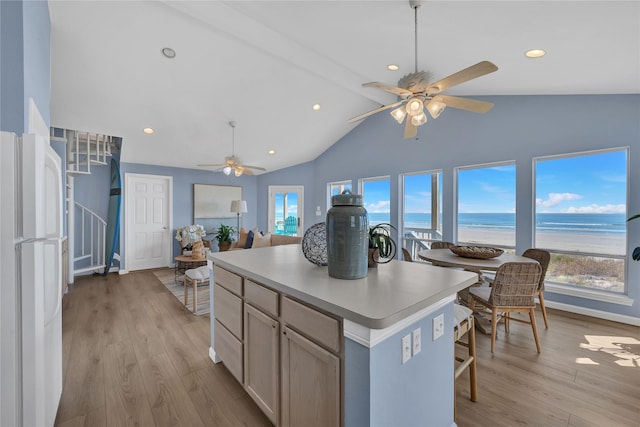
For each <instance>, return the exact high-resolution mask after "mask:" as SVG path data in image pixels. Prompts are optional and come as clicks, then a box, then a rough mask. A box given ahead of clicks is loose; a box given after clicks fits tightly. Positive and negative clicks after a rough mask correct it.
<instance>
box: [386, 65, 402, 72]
mask: <svg viewBox="0 0 640 427" xmlns="http://www.w3.org/2000/svg"><path fill="white" fill-rule="evenodd" d="M399 69H400V67H398V66H397V65H396V64H389V65H387V70H389V71H398V70H399Z"/></svg>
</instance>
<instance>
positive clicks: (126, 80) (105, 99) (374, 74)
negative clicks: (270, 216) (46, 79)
mask: <svg viewBox="0 0 640 427" xmlns="http://www.w3.org/2000/svg"><path fill="white" fill-rule="evenodd" d="M49 7H50V14H51V21H52V25H51V26H52V47H51V62H52V82H51V85H52V89H51V92H52V93H51V125H52V126H55V127H61V128H68V129H78V130H83V131H89V132H101V133H106V134H109V135H114V136H120V137H123V151H122V161H125V162H134V163H146V164H155V165H166V166H177V167H185V168H197V166H196V165H197V164H199V163H222V162H223V161H224V158H225V156H229V155H230V154H231V151H232V131H231V128H230V126H229V124H228V122H229V121H231V120H234V121H236V122H237V127H236V132H235V154H236V155H237V156H238V157H239V158H240V160H241V161H242V162H244V163H247V164H251V165H258V166H262V167H265V168H266V169H267V170H269V171H271V170H276V169H281V168H284V167H288V166H291V165H295V164H299V163H303V162H306V161H309V160H313V159H314V158H316V157H317V156H318V155H319V154H321V153H322V152H323V151H325V150H326V149H327V148H329V147H330V146H331V145H333V144H334V143H335V142H336V141H338V140H339V139H340V138H341V137H342V136H344V135H345V134H347V133H348V132H349V131H351V130H352V129H353V128H354V127H355V126H357V125H358V123H355V124H349V123H347V119H349V118H350V117H353V116H356V115H359V114H361V113H364V112H366V111H368V110H371V109H373V108H376V107H378V106H380V105H381V104H387V103H390V102H392V101H394V100H395V97H394V96H393V95H391V94H387V93H384V92H382V91H379V90H375V89H372V88H364V87H362V86H361V85H362V83H365V82H370V81H379V82H383V83H388V84H392V85H395V84H396V83H397V81H398V80H399V79H400V77H402V76H403V75H405V74H407V73H410V72H412V71H413V68H414V59H415V58H414V13H413V10H412V9H411V7H410V5H409V2H408V1H405V0H396V1H226V2H221V1H83V2H80V1H63V0H50V1H49ZM418 23H419V28H418V68H419V69H420V70H428V71H430V72H431V73H432V74H433V77H434V78H435V79H440V78H443V77H445V76H447V75H449V74H452V73H454V72H456V71H458V70H460V69H462V68H465V67H467V66H470V65H472V64H475V63H477V62H479V61H481V60H489V61H492V62H493V63H495V64H496V65H497V66H498V67H499V70H498V71H497V72H495V73H492V74H489V75H487V76H484V77H481V78H478V79H476V80H473V81H470V82H468V83H464V84H462V85H460V86H457V87H455V88H452V89H450V90H448V91H446V93H447V94H449V95H457V96H482V95H549V94H629V93H633V94H638V93H640V2H637V1H533V2H527V1H494V2H490V1H479V0H478V1H452V0H448V1H426V2H423V3H422V6H421V7H420V8H419V9H418ZM165 47H170V48H172V49H174V50H175V52H176V56H175V58H173V59H167V58H166V57H164V56H163V55H162V54H161V50H162V49H163V48H165ZM532 48H540V49H544V50H546V52H547V55H546V56H544V57H542V58H539V59H529V58H526V57H525V55H524V52H525V51H526V50H528V49H532ZM391 63H394V64H397V65H399V66H400V70H399V71H389V70H387V65H388V64H391ZM316 103H318V104H320V106H321V108H320V109H319V110H317V111H315V110H313V109H312V106H313V105H314V104H316ZM379 114H387V113H386V112H383V113H379ZM443 114H446V112H445V113H443ZM467 114H474V113H467ZM487 114H491V112H489V113H487ZM389 126H398V125H397V124H395V122H394V121H393V119H392V118H391V117H389ZM425 126H428V123H427V124H426V125H425ZM145 127H151V128H153V129H154V130H155V133H154V134H153V135H146V134H144V133H143V132H142V129H143V128H145ZM398 132H399V133H401V132H402V128H401V127H400V126H398ZM269 149H274V150H276V154H275V155H269V154H267V151H268V150H269Z"/></svg>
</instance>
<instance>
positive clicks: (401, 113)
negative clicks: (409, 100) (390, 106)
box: [389, 106, 407, 124]
mask: <svg viewBox="0 0 640 427" xmlns="http://www.w3.org/2000/svg"><path fill="white" fill-rule="evenodd" d="M389 114H391V117H393V118H394V119H396V121H397V122H398V123H400V124H402V121H403V120H404V118H405V117H406V116H407V111H406V110H405V107H404V106H402V107H398V108H396V109H395V110H393V111H391V113H389Z"/></svg>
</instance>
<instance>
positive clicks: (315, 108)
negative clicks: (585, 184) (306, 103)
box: [312, 104, 320, 111]
mask: <svg viewBox="0 0 640 427" xmlns="http://www.w3.org/2000/svg"><path fill="white" fill-rule="evenodd" d="M312 108H313V109H314V110H316V111H318V110H319V109H320V104H313V107H312Z"/></svg>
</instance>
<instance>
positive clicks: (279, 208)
mask: <svg viewBox="0 0 640 427" xmlns="http://www.w3.org/2000/svg"><path fill="white" fill-rule="evenodd" d="M302 230H304V187H303V186H301V185H294V186H281V185H270V186H269V232H270V233H274V234H284V235H288V236H302Z"/></svg>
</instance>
